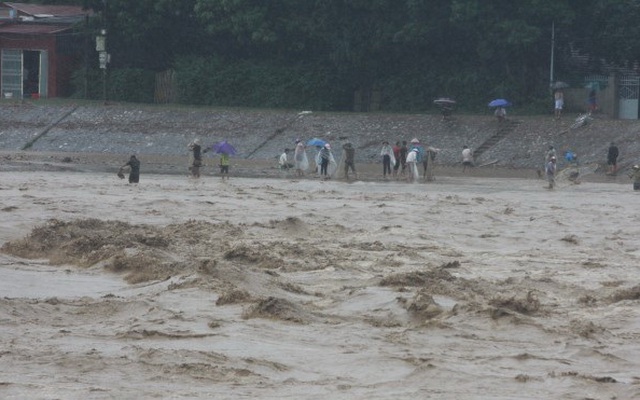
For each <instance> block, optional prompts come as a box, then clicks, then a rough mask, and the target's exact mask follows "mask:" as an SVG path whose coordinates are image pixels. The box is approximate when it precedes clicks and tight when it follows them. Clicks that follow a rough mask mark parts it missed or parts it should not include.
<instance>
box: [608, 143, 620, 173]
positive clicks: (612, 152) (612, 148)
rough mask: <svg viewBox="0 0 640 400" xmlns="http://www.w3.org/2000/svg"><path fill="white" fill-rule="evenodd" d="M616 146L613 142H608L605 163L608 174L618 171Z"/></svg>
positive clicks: (618, 153)
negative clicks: (607, 167)
mask: <svg viewBox="0 0 640 400" xmlns="http://www.w3.org/2000/svg"><path fill="white" fill-rule="evenodd" d="M619 155H620V152H619V151H618V146H616V144H615V143H614V142H611V144H609V151H608V152H607V165H608V166H609V175H613V174H615V173H616V172H617V171H618V156H619Z"/></svg>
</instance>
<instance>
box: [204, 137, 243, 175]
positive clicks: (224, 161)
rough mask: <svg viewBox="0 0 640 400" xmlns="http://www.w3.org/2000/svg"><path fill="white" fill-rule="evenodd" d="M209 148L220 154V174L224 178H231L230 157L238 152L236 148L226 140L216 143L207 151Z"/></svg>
mask: <svg viewBox="0 0 640 400" xmlns="http://www.w3.org/2000/svg"><path fill="white" fill-rule="evenodd" d="M209 150H213V151H215V152H216V154H220V164H219V165H220V175H221V176H222V180H223V181H224V180H225V178H226V179H227V180H228V179H229V164H230V157H229V156H231V155H232V154H236V149H235V148H234V147H233V146H232V145H231V144H230V143H228V142H227V141H226V140H224V141H222V142H220V143H216V144H214V145H213V146H211V147H210V148H208V149H206V150H205V153H206V152H207V151H209Z"/></svg>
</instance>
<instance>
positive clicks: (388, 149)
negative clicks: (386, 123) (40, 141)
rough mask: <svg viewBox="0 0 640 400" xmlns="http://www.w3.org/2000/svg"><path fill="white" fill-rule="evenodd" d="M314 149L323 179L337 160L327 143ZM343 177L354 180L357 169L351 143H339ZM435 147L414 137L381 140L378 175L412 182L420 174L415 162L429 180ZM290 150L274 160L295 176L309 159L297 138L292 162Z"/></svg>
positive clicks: (301, 142) (303, 146)
mask: <svg viewBox="0 0 640 400" xmlns="http://www.w3.org/2000/svg"><path fill="white" fill-rule="evenodd" d="M316 149H317V152H316V156H315V158H314V161H315V164H316V172H317V173H318V175H319V176H320V177H321V178H323V179H329V178H330V177H331V176H333V174H334V173H335V172H336V170H337V167H338V163H337V162H336V159H335V157H334V155H333V152H332V148H331V145H330V144H329V143H326V144H324V145H323V146H316ZM342 150H343V157H342V161H343V162H344V167H343V168H344V175H343V177H344V178H345V179H350V173H351V174H353V176H354V177H355V178H356V179H357V178H358V172H357V171H356V165H355V153H356V149H355V147H354V146H353V144H352V143H350V142H347V143H345V144H343V145H342ZM438 151H439V149H436V148H434V147H426V148H425V147H423V146H422V145H421V143H420V141H419V140H418V139H417V138H414V139H413V140H411V142H410V143H409V144H407V141H397V142H396V143H395V145H394V146H391V145H390V144H389V142H388V141H386V140H385V141H383V142H382V147H381V149H380V160H381V163H382V178H383V179H389V178H391V177H394V178H399V177H401V176H403V177H405V176H406V178H407V180H409V181H415V180H417V179H418V178H419V177H420V171H419V167H418V166H419V165H422V166H423V174H424V175H425V179H427V180H431V179H433V173H432V167H433V160H434V158H435V156H436V154H437V153H438ZM290 152H291V149H288V148H285V149H284V151H283V153H282V154H281V155H280V157H279V159H278V165H279V167H280V168H281V169H284V170H288V169H294V170H295V172H296V176H298V177H302V176H304V174H305V173H306V172H307V171H308V170H309V159H308V157H307V153H306V146H305V144H304V142H303V141H302V140H300V139H296V146H295V148H294V149H293V163H290V162H289V153H290Z"/></svg>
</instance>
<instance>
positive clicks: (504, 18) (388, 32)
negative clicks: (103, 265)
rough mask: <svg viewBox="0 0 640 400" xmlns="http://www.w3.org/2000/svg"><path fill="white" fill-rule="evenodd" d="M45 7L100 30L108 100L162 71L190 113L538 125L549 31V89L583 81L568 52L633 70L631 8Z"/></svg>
mask: <svg viewBox="0 0 640 400" xmlns="http://www.w3.org/2000/svg"><path fill="white" fill-rule="evenodd" d="M46 3H49V4H52V3H65V4H73V3H75V4H83V5H85V6H86V7H91V8H93V9H94V10H96V15H95V17H94V18H93V19H92V20H91V22H90V25H91V26H90V27H88V28H79V29H88V31H90V32H91V35H94V34H95V32H97V30H98V29H99V28H101V27H103V26H106V28H107V30H108V49H109V52H110V53H111V56H112V63H111V64H110V66H109V72H110V76H113V77H118V79H117V82H116V81H115V79H114V81H113V82H111V84H110V85H109V95H110V97H115V98H119V99H123V100H135V101H147V99H149V98H152V96H153V93H149V90H151V91H152V90H153V89H149V86H153V85H149V81H148V79H146V78H144V79H143V77H145V76H146V75H145V73H144V72H145V71H146V72H147V74H148V73H153V72H159V71H164V70H167V69H173V70H174V71H175V79H176V80H175V82H176V83H177V85H178V88H179V92H178V93H179V101H180V102H184V103H191V104H206V105H219V106H220V105H221V106H226V105H231V106H250V107H287V108H289V107H290V108H298V109H301V108H310V109H316V110H318V109H319V110H351V109H353V107H354V104H360V103H359V99H362V104H363V108H365V109H366V108H367V107H373V108H374V109H381V110H386V111H416V110H425V109H429V108H432V101H433V99H434V98H436V97H440V96H450V97H453V98H456V99H457V100H459V102H460V106H461V107H462V108H466V109H468V110H473V109H479V108H480V107H484V106H485V105H486V103H487V101H488V100H490V99H492V98H496V97H506V98H508V99H509V100H511V101H513V102H514V103H515V104H516V105H519V106H520V107H521V109H529V110H531V111H536V109H539V107H542V106H546V102H548V97H549V81H550V75H551V73H550V71H551V68H550V65H551V47H552V26H554V27H555V29H554V32H555V41H554V44H555V45H554V54H555V57H554V60H555V62H554V68H553V73H554V78H555V79H556V80H564V81H578V80H579V79H580V78H581V76H580V75H582V74H584V73H585V71H584V70H577V69H576V68H574V67H573V66H572V64H571V63H570V62H569V61H570V54H571V50H572V49H573V50H577V51H580V52H581V53H582V54H588V55H590V57H591V58H590V60H591V65H590V66H589V68H590V70H589V72H592V73H595V72H600V71H599V69H600V64H601V62H602V60H606V61H607V62H609V63H616V64H617V65H620V66H625V65H632V64H633V62H635V61H637V60H638V59H640V34H638V33H640V32H638V31H640V25H638V23H637V21H638V20H639V19H640V18H639V17H640V1H638V0H518V1H513V0H271V1H265V0H136V1H132V0H76V1H75V2H74V0H63V1H55V2H54V1H48V2H46ZM90 60H91V63H92V64H94V63H95V64H96V65H93V66H92V69H93V70H97V56H96V55H95V54H92V55H91V58H90ZM596 61H597V62H596ZM79 81H80V80H79ZM87 81H88V82H90V84H91V85H94V86H95V85H100V84H101V83H100V82H99V81H98V82H96V79H88V80H87ZM116 83H117V84H116ZM143 83H144V84H143ZM78 93H82V94H83V95H84V93H85V91H84V90H83V89H82V90H81V88H80V87H79V88H78ZM86 93H88V94H89V95H91V94H93V96H96V94H97V93H100V90H99V89H96V88H93V89H89V90H87V91H86ZM134 95H135V97H134Z"/></svg>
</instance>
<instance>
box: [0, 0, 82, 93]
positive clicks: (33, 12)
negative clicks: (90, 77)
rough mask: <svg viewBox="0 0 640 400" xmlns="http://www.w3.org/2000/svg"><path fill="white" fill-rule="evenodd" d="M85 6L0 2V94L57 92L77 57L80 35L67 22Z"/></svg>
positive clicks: (63, 89) (63, 87) (73, 21)
mask: <svg viewBox="0 0 640 400" xmlns="http://www.w3.org/2000/svg"><path fill="white" fill-rule="evenodd" d="M88 15H90V11H87V10H83V9H82V7H78V6H59V5H58V6H47V5H39V4H24V3H12V2H0V52H1V59H2V61H1V63H0V94H1V95H2V96H3V97H5V98H8V97H12V98H24V97H32V98H38V97H58V96H66V95H68V94H70V93H69V92H70V84H69V82H70V79H71V73H72V72H73V70H75V69H76V68H78V66H79V65H80V64H79V63H80V61H81V60H82V58H83V45H82V43H83V37H82V35H81V34H78V33H76V32H74V30H73V26H74V25H76V24H78V23H79V22H82V21H84V20H85V18H86V17H87V16H88Z"/></svg>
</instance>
